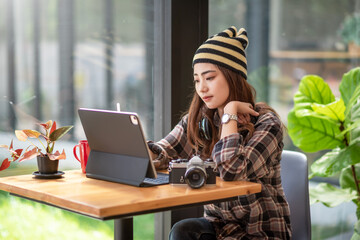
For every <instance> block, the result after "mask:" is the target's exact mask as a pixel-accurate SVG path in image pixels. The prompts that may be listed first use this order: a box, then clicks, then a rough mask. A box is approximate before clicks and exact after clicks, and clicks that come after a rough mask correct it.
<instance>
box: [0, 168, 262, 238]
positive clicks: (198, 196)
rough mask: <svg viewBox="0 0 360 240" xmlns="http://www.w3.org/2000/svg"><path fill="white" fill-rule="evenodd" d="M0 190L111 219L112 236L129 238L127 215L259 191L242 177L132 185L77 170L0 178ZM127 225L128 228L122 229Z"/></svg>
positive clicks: (130, 221)
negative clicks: (200, 183) (195, 184)
mask: <svg viewBox="0 0 360 240" xmlns="http://www.w3.org/2000/svg"><path fill="white" fill-rule="evenodd" d="M0 190H4V191H7V192H9V193H10V194H12V195H16V196H20V197H23V198H28V199H31V200H34V201H37V202H41V203H45V204H48V205H51V206H55V207H59V208H62V209H66V210H69V211H72V212H76V213H79V214H83V215H86V216H89V217H93V218H97V219H101V220H109V219H115V229H114V230H115V239H129V238H132V218H128V217H131V216H135V215H139V214H145V213H153V212H160V211H165V210H171V209H177V208H181V207H186V206H192V205H203V204H206V203H213V202H218V201H224V200H230V199H233V198H236V197H237V196H239V195H245V194H252V193H257V192H260V191H261V185H260V184H257V183H250V182H245V181H233V182H225V181H222V180H221V179H219V178H218V179H217V183H216V186H210V185H206V186H205V187H202V188H200V189H191V188H189V187H188V186H187V185H183V186H173V185H170V184H168V185H161V186H156V187H147V188H140V187H133V186H129V185H123V184H119V183H113V182H107V181H101V180H96V179H91V178H87V177H85V175H84V174H83V173H81V171H79V170H72V171H66V172H65V174H64V175H63V177H62V178H60V179H46V180H45V179H35V178H34V177H33V175H22V176H10V177H3V178H0ZM128 227H130V229H131V231H130V232H129V231H123V230H125V229H127V228H128Z"/></svg>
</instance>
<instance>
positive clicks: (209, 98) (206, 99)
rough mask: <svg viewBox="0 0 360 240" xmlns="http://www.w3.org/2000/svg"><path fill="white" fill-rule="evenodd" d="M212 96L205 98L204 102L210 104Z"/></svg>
mask: <svg viewBox="0 0 360 240" xmlns="http://www.w3.org/2000/svg"><path fill="white" fill-rule="evenodd" d="M211 98H212V96H206V97H203V100H204V102H209V101H210V100H211Z"/></svg>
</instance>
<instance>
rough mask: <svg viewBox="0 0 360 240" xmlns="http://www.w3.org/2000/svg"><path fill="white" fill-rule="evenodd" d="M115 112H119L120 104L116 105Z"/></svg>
mask: <svg viewBox="0 0 360 240" xmlns="http://www.w3.org/2000/svg"><path fill="white" fill-rule="evenodd" d="M116 110H117V111H118V112H120V103H116Z"/></svg>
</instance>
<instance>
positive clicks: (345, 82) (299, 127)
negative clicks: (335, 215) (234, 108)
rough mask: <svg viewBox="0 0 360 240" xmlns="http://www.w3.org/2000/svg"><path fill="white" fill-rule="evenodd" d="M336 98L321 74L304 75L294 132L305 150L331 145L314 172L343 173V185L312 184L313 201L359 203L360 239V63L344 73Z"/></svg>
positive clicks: (359, 234)
mask: <svg viewBox="0 0 360 240" xmlns="http://www.w3.org/2000/svg"><path fill="white" fill-rule="evenodd" d="M339 90H340V93H341V97H340V98H338V99H336V98H335V96H334V94H333V93H332V91H331V89H330V87H329V86H328V84H327V83H326V82H325V81H324V80H323V79H322V78H321V77H319V76H316V75H308V76H305V77H304V78H302V80H301V82H300V85H299V90H298V92H297V93H296V94H295V96H294V108H293V109H292V110H291V112H290V113H289V114H288V130H289V135H290V137H291V139H292V141H293V143H294V145H295V146H297V147H299V148H300V149H302V150H303V151H305V152H317V151H320V150H330V151H329V152H327V153H326V154H324V155H323V156H322V157H320V159H318V160H316V161H315V162H314V163H313V164H312V165H311V168H310V169H311V174H310V177H313V176H320V177H338V178H339V184H340V188H338V187H335V186H333V185H331V184H329V183H320V184H318V185H317V187H315V188H312V189H310V198H311V203H315V202H321V203H323V204H324V205H325V206H328V207H334V206H337V205H338V204H340V203H342V202H347V201H353V202H354V203H355V204H356V206H357V211H356V216H357V219H358V222H357V223H356V224H355V228H354V234H353V237H352V239H360V187H359V182H360V68H359V67H358V68H354V69H352V70H350V71H349V72H348V73H345V74H344V75H343V78H342V80H341V83H340V86H339Z"/></svg>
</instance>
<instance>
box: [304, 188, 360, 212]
mask: <svg viewBox="0 0 360 240" xmlns="http://www.w3.org/2000/svg"><path fill="white" fill-rule="evenodd" d="M309 192H310V204H314V203H317V202H321V203H322V204H324V205H325V206H327V207H336V206H337V205H339V204H341V203H344V202H349V201H351V200H354V199H356V198H357V194H356V192H355V191H352V190H351V189H348V188H347V189H340V188H336V187H334V186H333V185H331V184H329V183H319V184H318V185H317V186H316V187H315V188H314V187H311V188H310V189H309Z"/></svg>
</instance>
